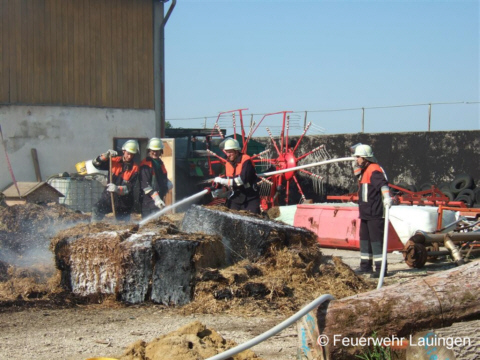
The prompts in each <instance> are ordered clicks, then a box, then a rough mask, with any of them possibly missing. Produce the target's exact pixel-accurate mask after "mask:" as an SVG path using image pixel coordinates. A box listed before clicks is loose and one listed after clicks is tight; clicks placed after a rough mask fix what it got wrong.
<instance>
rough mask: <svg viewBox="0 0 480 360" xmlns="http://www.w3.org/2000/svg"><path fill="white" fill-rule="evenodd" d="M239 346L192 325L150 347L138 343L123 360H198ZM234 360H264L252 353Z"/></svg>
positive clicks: (154, 342) (159, 339) (151, 344)
mask: <svg viewBox="0 0 480 360" xmlns="http://www.w3.org/2000/svg"><path fill="white" fill-rule="evenodd" d="M234 346H236V343H235V342H233V341H231V340H225V339H224V338H222V336H220V334H218V333H217V332H216V331H215V330H213V329H209V328H207V327H206V326H205V325H203V324H202V323H200V322H199V321H195V322H192V323H190V324H187V325H185V326H182V327H181V328H179V329H177V330H175V331H172V332H171V333H169V334H167V335H164V336H161V337H159V338H157V339H155V340H153V341H151V342H150V343H148V344H147V343H145V342H144V341H141V340H140V341H137V342H135V343H133V344H131V345H130V346H128V347H127V349H126V350H125V352H124V354H123V355H122V357H121V358H120V360H147V359H151V360H163V359H165V360H166V359H168V360H197V359H207V358H210V357H212V356H215V355H217V354H219V353H222V352H224V351H226V350H228V349H230V348H232V347H234ZM229 359H233V360H253V359H256V360H261V358H259V357H257V355H255V353H254V352H253V351H251V350H245V351H243V352H241V353H239V354H237V355H234V356H232V357H229Z"/></svg>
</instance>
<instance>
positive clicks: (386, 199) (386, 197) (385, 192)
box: [381, 186, 392, 208]
mask: <svg viewBox="0 0 480 360" xmlns="http://www.w3.org/2000/svg"><path fill="white" fill-rule="evenodd" d="M381 190H382V196H383V206H384V207H385V208H390V207H391V206H392V198H391V197H390V190H389V188H388V186H382V189H381Z"/></svg>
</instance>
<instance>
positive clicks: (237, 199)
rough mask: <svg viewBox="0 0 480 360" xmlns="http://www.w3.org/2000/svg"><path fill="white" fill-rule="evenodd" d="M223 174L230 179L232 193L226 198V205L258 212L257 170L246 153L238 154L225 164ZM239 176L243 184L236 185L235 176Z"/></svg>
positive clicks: (235, 208)
mask: <svg viewBox="0 0 480 360" xmlns="http://www.w3.org/2000/svg"><path fill="white" fill-rule="evenodd" d="M225 175H226V177H227V178H230V179H232V186H231V188H232V190H233V194H232V196H230V198H229V199H228V200H227V206H228V207H229V208H230V209H234V210H248V211H251V212H254V213H259V212H260V196H259V193H258V188H257V181H258V177H257V172H256V171H255V166H254V165H253V162H252V160H251V158H250V156H248V155H246V154H240V155H239V156H238V157H237V158H236V159H235V161H234V162H233V163H232V162H230V161H227V163H226V164H225ZM237 177H240V179H241V181H242V182H243V185H240V186H239V185H238V184H237V183H236V182H235V178H237Z"/></svg>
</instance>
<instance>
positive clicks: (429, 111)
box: [428, 104, 432, 131]
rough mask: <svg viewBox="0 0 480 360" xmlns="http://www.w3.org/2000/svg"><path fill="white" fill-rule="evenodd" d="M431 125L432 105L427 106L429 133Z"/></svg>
mask: <svg viewBox="0 0 480 360" xmlns="http://www.w3.org/2000/svg"><path fill="white" fill-rule="evenodd" d="M431 123H432V104H428V131H430V125H431Z"/></svg>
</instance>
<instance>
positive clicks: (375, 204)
mask: <svg viewBox="0 0 480 360" xmlns="http://www.w3.org/2000/svg"><path fill="white" fill-rule="evenodd" d="M351 151H352V155H353V156H354V157H355V160H354V163H353V172H354V174H355V176H356V177H357V178H358V183H359V187H358V210H359V217H360V221H361V222H360V268H359V270H358V272H359V273H373V275H372V276H373V277H379V276H380V271H381V266H382V249H383V235H384V224H385V212H384V208H386V207H388V208H389V207H390V206H392V198H391V197H390V191H389V187H388V179H387V175H386V174H385V171H384V170H383V169H382V167H381V166H380V165H378V161H377V159H376V157H375V156H374V155H373V150H372V148H371V147H370V146H369V145H365V144H357V145H355V146H352V148H351ZM373 265H374V266H375V272H374V271H373ZM386 271H387V267H386V266H385V274H384V275H386Z"/></svg>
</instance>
